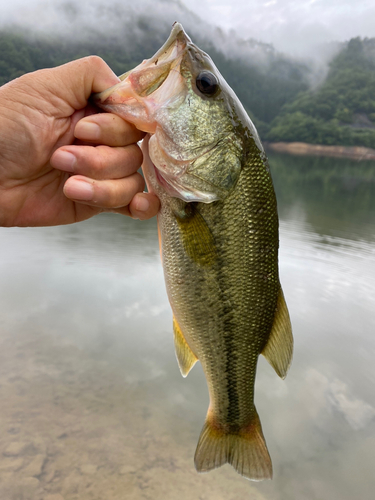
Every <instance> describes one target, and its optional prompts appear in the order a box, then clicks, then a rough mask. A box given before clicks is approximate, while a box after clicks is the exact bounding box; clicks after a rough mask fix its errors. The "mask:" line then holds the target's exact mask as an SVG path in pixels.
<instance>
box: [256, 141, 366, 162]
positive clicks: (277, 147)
mask: <svg viewBox="0 0 375 500" xmlns="http://www.w3.org/2000/svg"><path fill="white" fill-rule="evenodd" d="M264 147H265V148H266V149H269V150H271V151H275V152H277V153H288V154H292V155H298V156H332V157H335V158H348V159H350V160H358V161H362V160H375V149H371V148H366V147H363V146H323V145H321V144H308V143H305V142H266V143H264Z"/></svg>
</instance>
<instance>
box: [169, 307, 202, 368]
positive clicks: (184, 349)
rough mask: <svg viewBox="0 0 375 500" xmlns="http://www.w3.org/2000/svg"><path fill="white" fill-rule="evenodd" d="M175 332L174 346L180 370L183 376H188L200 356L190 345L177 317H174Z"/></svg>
mask: <svg viewBox="0 0 375 500" xmlns="http://www.w3.org/2000/svg"><path fill="white" fill-rule="evenodd" d="M173 333H174V346H175V349H176V357H177V361H178V366H179V367H180V372H181V375H182V376H183V377H186V376H187V375H188V373H189V372H190V370H191V369H192V368H193V366H194V365H195V363H196V362H197V361H198V358H197V357H196V356H195V354H194V353H193V351H192V350H191V349H190V347H189V346H188V344H187V342H186V340H185V337H184V335H183V333H182V331H181V328H180V327H179V325H178V323H177V321H176V319H175V318H174V317H173Z"/></svg>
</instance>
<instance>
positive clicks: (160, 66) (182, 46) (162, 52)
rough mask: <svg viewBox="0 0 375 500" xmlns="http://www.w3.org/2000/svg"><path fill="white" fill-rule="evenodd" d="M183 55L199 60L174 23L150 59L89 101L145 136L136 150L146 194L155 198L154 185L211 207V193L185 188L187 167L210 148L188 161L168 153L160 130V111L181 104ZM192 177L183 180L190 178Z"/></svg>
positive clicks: (168, 143) (213, 197) (168, 144)
mask: <svg viewBox="0 0 375 500" xmlns="http://www.w3.org/2000/svg"><path fill="white" fill-rule="evenodd" d="M189 50H190V51H194V53H195V56H196V57H197V56H199V54H197V53H196V50H197V49H196V47H195V45H194V44H193V43H192V42H191V40H190V38H189V37H188V35H187V34H186V33H185V31H184V29H183V28H182V26H181V25H180V24H179V23H175V24H174V27H173V29H172V32H171V34H170V36H169V38H168V40H167V41H166V42H165V44H164V45H163V46H162V47H161V48H160V49H159V50H158V51H157V52H156V54H155V55H154V56H153V57H152V58H151V59H148V60H145V61H143V62H142V63H141V64H139V65H138V66H137V67H135V68H134V69H132V70H131V71H128V72H127V73H125V74H123V75H121V76H120V80H121V82H119V83H118V84H116V85H114V86H113V87H110V88H109V89H107V90H105V91H103V92H100V93H98V94H94V95H93V96H92V99H93V101H94V102H95V104H96V105H97V106H99V107H100V108H102V109H104V110H106V111H109V112H114V113H115V114H117V115H120V116H121V117H122V118H124V119H125V120H127V121H129V122H131V123H133V124H134V125H135V126H136V127H137V128H138V129H139V130H142V131H144V132H147V136H146V137H145V138H144V140H143V141H142V146H141V149H142V152H143V159H144V160H143V165H142V169H143V172H144V175H145V179H146V183H147V187H148V190H149V191H150V192H155V190H154V188H153V186H155V185H156V184H155V182H156V183H157V185H159V186H161V187H162V188H163V189H164V191H166V192H167V193H168V194H169V195H170V196H172V197H177V198H180V199H182V200H184V201H186V202H193V201H200V202H203V203H211V202H213V201H215V200H216V199H218V197H217V194H215V193H214V189H205V190H204V191H202V190H199V189H198V188H197V186H194V185H193V184H194V183H191V182H190V186H189V183H188V185H187V184H186V177H187V170H188V169H189V166H190V165H191V164H192V162H193V161H195V160H196V159H197V158H199V157H200V156H202V155H204V154H205V153H207V152H208V151H209V150H210V148H212V146H206V147H203V148H200V149H198V150H196V151H195V153H194V158H191V157H189V158H187V157H186V156H185V157H184V154H185V153H184V152H182V153H176V151H174V152H173V153H171V152H170V150H171V149H173V147H171V144H173V137H172V136H168V133H165V131H164V130H163V129H164V120H166V118H165V115H163V113H165V110H166V109H167V110H169V109H173V108H178V106H179V105H180V104H181V103H182V102H183V101H184V100H185V99H186V95H187V92H188V89H187V85H186V79H185V78H184V76H183V75H182V74H181V63H182V61H183V59H184V56H185V55H186V53H187V51H189ZM154 136H156V137H154ZM193 175H194V174H191V173H189V174H188V176H189V177H190V178H191V177H192V176H193ZM152 180H154V181H155V182H152Z"/></svg>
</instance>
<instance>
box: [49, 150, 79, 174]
mask: <svg viewBox="0 0 375 500" xmlns="http://www.w3.org/2000/svg"><path fill="white" fill-rule="evenodd" d="M76 163H77V159H76V157H75V156H74V155H73V154H72V153H68V151H59V152H58V153H56V155H55V156H54V158H53V166H54V167H55V168H57V169H59V170H63V171H64V172H74V167H75V165H76Z"/></svg>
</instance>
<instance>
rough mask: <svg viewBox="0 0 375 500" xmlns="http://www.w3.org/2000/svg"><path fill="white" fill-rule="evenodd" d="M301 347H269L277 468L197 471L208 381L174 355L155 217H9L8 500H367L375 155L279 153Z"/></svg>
mask: <svg viewBox="0 0 375 500" xmlns="http://www.w3.org/2000/svg"><path fill="white" fill-rule="evenodd" d="M270 163H271V168H272V172H273V177H274V181H275V186H276V191H277V195H278V200H279V212H280V244H281V249H280V269H281V280H282V284H283V288H284V292H285V296H286V299H287V303H288V306H289V311H290V314H291V318H292V323H293V330H294V336H295V354H294V361H293V365H292V367H291V370H290V372H289V374H288V376H287V378H286V380H285V381H282V380H280V379H279V378H278V377H277V375H276V374H275V373H274V371H273V370H272V368H271V367H270V366H269V365H268V363H267V362H266V361H265V360H264V359H260V362H259V368H258V375H257V383H256V404H257V409H258V413H259V415H260V418H261V421H262V424H263V430H264V434H265V436H266V440H267V444H268V447H269V450H270V454H271V456H272V460H273V466H274V479H273V480H272V481H265V482H262V483H254V482H250V481H247V480H246V479H244V478H242V477H240V476H239V475H238V474H236V473H235V472H234V470H233V469H232V468H231V467H230V466H228V465H226V466H224V467H222V468H220V469H217V470H215V471H212V472H210V473H209V474H202V475H200V474H197V473H196V471H195V469H194V464H193V457H194V452H195V447H196V443H197V440H198V436H199V434H200V431H201V427H202V425H203V422H204V418H205V414H206V410H207V406H208V393H207V389H206V384H205V379H204V376H203V372H202V370H201V367H200V365H199V364H198V365H197V366H196V367H195V368H194V369H193V371H192V372H191V373H190V374H189V376H188V377H187V378H186V379H183V378H182V377H181V375H180V373H179V369H178V366H177V362H176V360H175V356H174V347H173V337H172V329H171V323H172V316H171V311H170V308H169V305H168V302H167V297H166V293H165V290H164V282H163V275H162V268H161V265H160V260H159V250H158V242H157V232H156V221H155V220H152V221H147V222H140V221H133V220H130V219H127V218H125V217H122V216H116V215H109V214H107V215H101V216H98V217H95V218H94V219H92V220H90V221H87V222H85V223H80V224H77V225H72V226H66V227H57V228H27V229H19V228H12V229H4V228H3V229H1V230H0V238H1V246H0V269H1V281H0V303H1V315H0V498H1V500H89V499H90V500H120V499H121V500H122V499H127V500H128V499H129V500H133V499H134V500H135V499H137V500H138V499H140V500H159V499H160V500H176V499H179V500H185V499H186V500H195V499H197V500H238V499H251V500H286V499H288V500H289V499H293V500H294V499H298V500H325V499H327V500H352V499H353V498H358V499H361V500H370V499H372V498H374V496H373V495H374V490H375V474H374V464H375V362H374V359H375V302H374V299H375V279H374V278H375V231H374V229H375V165H374V164H372V163H357V162H350V161H347V160H336V159H327V158H325V159H324V158H299V157H292V156H287V155H275V154H271V155H270Z"/></svg>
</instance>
